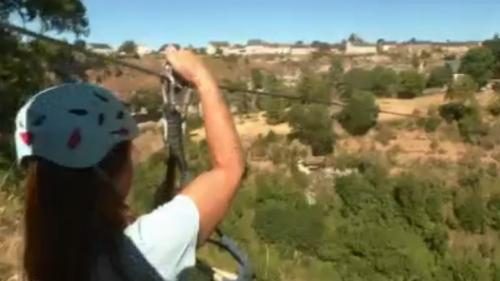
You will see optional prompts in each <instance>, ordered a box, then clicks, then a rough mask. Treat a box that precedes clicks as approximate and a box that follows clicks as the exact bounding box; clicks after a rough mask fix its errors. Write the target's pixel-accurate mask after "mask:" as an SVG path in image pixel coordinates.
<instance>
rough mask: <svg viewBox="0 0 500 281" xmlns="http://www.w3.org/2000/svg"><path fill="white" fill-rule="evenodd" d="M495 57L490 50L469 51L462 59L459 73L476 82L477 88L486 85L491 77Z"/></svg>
mask: <svg viewBox="0 0 500 281" xmlns="http://www.w3.org/2000/svg"><path fill="white" fill-rule="evenodd" d="M494 67H495V56H494V55H493V53H492V51H491V49H488V48H474V49H470V50H469V51H468V52H467V53H466V54H465V55H464V57H463V58H462V63H461V65H460V70H459V71H460V72H461V73H464V74H468V75H470V76H471V77H472V79H474V81H476V83H477V84H478V85H479V87H483V86H484V85H486V84H487V83H488V81H489V79H491V77H492V76H493V69H494Z"/></svg>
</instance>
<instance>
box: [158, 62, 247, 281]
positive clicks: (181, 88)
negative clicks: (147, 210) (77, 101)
mask: <svg viewBox="0 0 500 281" xmlns="http://www.w3.org/2000/svg"><path fill="white" fill-rule="evenodd" d="M164 77H166V78H163V79H162V96H163V102H164V105H163V124H164V126H165V127H166V128H165V131H164V133H165V134H164V136H163V137H164V142H165V147H166V149H167V150H168V155H169V156H168V160H167V161H166V165H167V171H166V174H165V179H164V180H163V183H162V185H161V186H160V188H159V189H158V191H157V193H156V195H155V206H159V205H161V204H163V203H165V202H167V201H169V200H170V199H172V198H173V197H174V196H175V194H176V193H177V192H178V191H179V190H180V189H182V187H184V186H185V185H186V184H187V183H188V181H189V172H188V165H187V161H186V158H185V154H184V141H183V136H184V130H183V123H184V118H183V116H182V114H181V112H180V110H181V111H182V112H184V114H186V112H187V108H188V105H189V100H190V98H191V94H192V89H190V88H189V87H188V85H187V84H186V83H185V82H184V83H183V81H182V80H180V79H178V77H177V76H176V75H175V73H174V72H173V69H172V68H171V67H170V66H169V65H168V64H167V65H165V75H164ZM179 103H180V104H179ZM177 168H178V170H179V174H180V177H181V178H180V183H179V184H177V183H176V169H177ZM216 234H217V235H218V236H219V239H218V240H214V239H210V240H208V242H210V243H212V244H214V245H216V246H218V247H219V248H221V249H223V250H225V251H227V252H228V253H229V254H230V255H231V256H232V257H233V258H234V259H235V260H236V262H237V263H238V277H237V279H236V280H228V279H224V281H250V280H252V279H253V271H252V266H251V263H250V260H249V259H248V256H247V255H246V254H245V253H244V252H243V251H241V250H240V249H239V248H238V246H237V244H236V242H235V241H234V240H232V239H230V238H229V237H227V236H226V235H224V234H223V233H222V232H221V231H220V230H219V229H217V230H216Z"/></svg>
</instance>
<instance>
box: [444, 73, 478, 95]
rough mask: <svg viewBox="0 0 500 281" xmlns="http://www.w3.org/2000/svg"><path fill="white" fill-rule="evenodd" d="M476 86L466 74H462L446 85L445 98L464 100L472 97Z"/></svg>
mask: <svg viewBox="0 0 500 281" xmlns="http://www.w3.org/2000/svg"><path fill="white" fill-rule="evenodd" d="M477 89H478V86H477V83H476V82H474V80H473V79H472V78H471V77H470V76H468V75H462V76H460V77H459V78H458V79H456V80H455V81H453V82H452V83H451V84H450V86H449V87H448V91H447V92H446V95H445V98H446V99H448V100H458V101H466V100H468V99H471V98H473V97H474V93H475V92H476V91H477Z"/></svg>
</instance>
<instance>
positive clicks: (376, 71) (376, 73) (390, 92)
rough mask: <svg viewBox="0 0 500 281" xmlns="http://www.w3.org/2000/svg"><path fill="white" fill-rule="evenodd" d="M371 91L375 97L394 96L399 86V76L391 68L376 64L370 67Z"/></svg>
mask: <svg viewBox="0 0 500 281" xmlns="http://www.w3.org/2000/svg"><path fill="white" fill-rule="evenodd" d="M371 76H372V79H373V85H372V89H371V90H372V91H373V93H374V94H375V95H376V96H377V97H394V96H396V94H397V92H398V88H399V76H398V74H397V73H396V71H394V70H393V69H390V68H386V67H383V66H377V67H375V68H373V69H372V75H371Z"/></svg>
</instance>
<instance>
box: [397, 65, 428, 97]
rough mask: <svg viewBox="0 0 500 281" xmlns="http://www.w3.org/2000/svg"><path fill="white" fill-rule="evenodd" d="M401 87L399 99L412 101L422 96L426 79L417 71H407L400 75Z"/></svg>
mask: <svg viewBox="0 0 500 281" xmlns="http://www.w3.org/2000/svg"><path fill="white" fill-rule="evenodd" d="M399 80H400V82H401V86H400V88H399V92H398V97H399V98H404V99H411V98H414V97H418V96H420V95H422V92H423V90H424V88H425V77H424V76H423V75H422V74H420V73H418V72H417V71H415V70H406V71H402V72H400V73H399Z"/></svg>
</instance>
